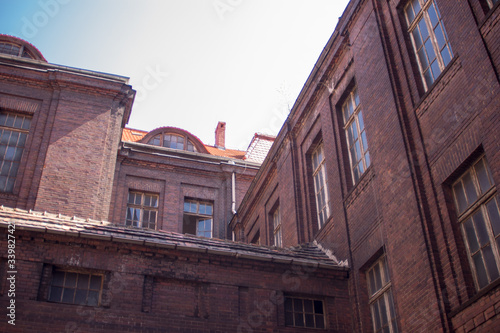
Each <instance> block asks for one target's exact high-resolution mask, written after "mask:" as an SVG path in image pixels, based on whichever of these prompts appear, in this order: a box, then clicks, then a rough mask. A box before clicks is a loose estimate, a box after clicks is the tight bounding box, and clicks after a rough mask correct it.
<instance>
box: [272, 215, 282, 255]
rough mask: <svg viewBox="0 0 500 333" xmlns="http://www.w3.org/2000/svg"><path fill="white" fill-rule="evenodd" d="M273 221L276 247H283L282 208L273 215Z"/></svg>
mask: <svg viewBox="0 0 500 333" xmlns="http://www.w3.org/2000/svg"><path fill="white" fill-rule="evenodd" d="M272 220H273V236H274V246H277V247H282V246H283V242H282V237H281V216H280V208H279V206H278V207H276V208H275V209H274V211H273V213H272Z"/></svg>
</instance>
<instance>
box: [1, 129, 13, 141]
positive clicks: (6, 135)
mask: <svg viewBox="0 0 500 333" xmlns="http://www.w3.org/2000/svg"><path fill="white" fill-rule="evenodd" d="M10 133H11V132H10V131H6V130H4V131H3V133H2V137H1V138H0V143H3V144H5V145H6V144H7V143H9V137H10Z"/></svg>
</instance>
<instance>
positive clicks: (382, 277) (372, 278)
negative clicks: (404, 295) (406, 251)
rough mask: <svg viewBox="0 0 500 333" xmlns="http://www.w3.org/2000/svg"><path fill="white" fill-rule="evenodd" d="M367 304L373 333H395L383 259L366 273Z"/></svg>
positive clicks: (395, 326) (385, 266)
mask: <svg viewBox="0 0 500 333" xmlns="http://www.w3.org/2000/svg"><path fill="white" fill-rule="evenodd" d="M367 277H368V290H369V296H370V297H369V303H370V311H371V314H372V322H373V330H374V331H375V333H378V332H384V333H386V332H387V333H396V332H398V327H397V324H396V314H395V310H394V302H393V299H392V291H391V281H390V279H389V272H388V270H387V261H386V259H385V257H383V258H381V259H379V260H378V261H377V262H376V263H375V264H374V265H373V266H372V267H371V268H370V269H369V270H368V272H367Z"/></svg>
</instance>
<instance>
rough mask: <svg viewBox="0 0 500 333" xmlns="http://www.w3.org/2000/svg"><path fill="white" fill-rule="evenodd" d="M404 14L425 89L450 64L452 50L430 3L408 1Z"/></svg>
mask: <svg viewBox="0 0 500 333" xmlns="http://www.w3.org/2000/svg"><path fill="white" fill-rule="evenodd" d="M404 11H405V16H406V22H407V24H408V32H409V34H410V36H411V40H412V43H413V47H414V50H415V54H416V56H417V61H418V65H419V68H420V73H421V75H422V78H423V82H424V87H425V90H427V89H429V87H430V86H431V85H432V83H433V82H434V81H435V80H436V78H437V77H438V76H439V74H441V72H442V71H443V70H444V68H445V67H446V66H447V65H448V63H449V62H450V61H451V59H452V58H453V51H452V50H451V45H450V42H449V40H448V36H447V35H446V30H445V29H444V26H443V22H442V21H441V14H440V13H439V10H438V8H437V5H436V3H435V1H434V0H411V1H410V2H409V3H408V4H407V5H406V7H405V9H404Z"/></svg>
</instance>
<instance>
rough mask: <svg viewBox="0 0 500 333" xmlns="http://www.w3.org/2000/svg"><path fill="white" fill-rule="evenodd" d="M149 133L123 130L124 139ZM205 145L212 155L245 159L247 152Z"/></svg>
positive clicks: (137, 138) (134, 138)
mask: <svg viewBox="0 0 500 333" xmlns="http://www.w3.org/2000/svg"><path fill="white" fill-rule="evenodd" d="M148 133H149V132H146V131H142V130H137V129H132V128H126V127H125V128H124V129H123V132H122V141H128V142H138V141H140V140H141V139H142V138H144V136H146V134H148ZM203 145H204V146H205V148H206V149H207V151H208V153H209V154H210V155H214V156H220V157H228V158H234V159H240V160H243V159H245V154H247V152H245V151H242V150H237V149H228V148H226V149H220V148H217V147H215V146H209V145H206V144H203ZM252 162H256V161H254V160H252Z"/></svg>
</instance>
